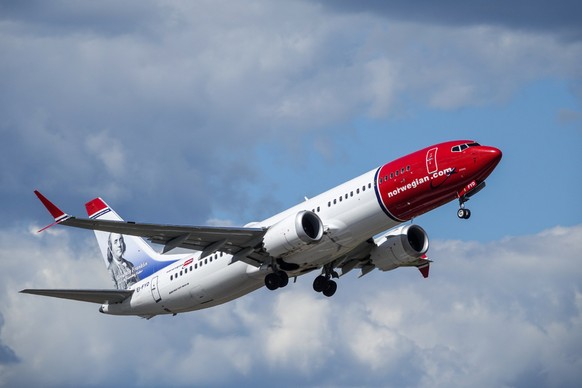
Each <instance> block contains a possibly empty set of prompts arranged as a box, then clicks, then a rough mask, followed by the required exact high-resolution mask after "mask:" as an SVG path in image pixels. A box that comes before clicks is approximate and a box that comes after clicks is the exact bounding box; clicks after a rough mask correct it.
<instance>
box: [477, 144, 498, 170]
mask: <svg viewBox="0 0 582 388" xmlns="http://www.w3.org/2000/svg"><path fill="white" fill-rule="evenodd" d="M481 155H482V158H483V161H484V162H485V163H486V164H488V165H493V166H492V167H495V166H497V164H498V163H499V161H500V160H501V157H502V156H503V154H502V153H501V150H500V149H498V148H495V147H483V150H482V154H481Z"/></svg>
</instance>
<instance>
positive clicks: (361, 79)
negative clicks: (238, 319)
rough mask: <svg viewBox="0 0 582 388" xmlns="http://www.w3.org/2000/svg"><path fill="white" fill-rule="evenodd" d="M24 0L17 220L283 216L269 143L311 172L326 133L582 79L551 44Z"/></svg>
mask: <svg viewBox="0 0 582 388" xmlns="http://www.w3.org/2000/svg"><path fill="white" fill-rule="evenodd" d="M20 3H21V2H8V3H3V7H4V9H3V10H4V11H6V12H5V13H2V12H0V14H3V15H5V16H3V17H4V19H3V20H4V21H3V22H2V23H1V24H0V31H1V35H0V50H1V51H2V52H3V54H4V55H2V57H1V58H0V74H2V75H1V76H0V117H2V120H1V121H0V133H1V135H2V140H3V141H2V143H1V144H0V151H1V152H0V165H1V166H2V167H1V168H0V194H1V195H2V198H3V200H4V201H5V202H8V203H10V204H11V206H8V207H4V208H3V209H2V210H1V211H2V215H3V218H4V219H7V220H13V219H17V218H18V217H25V218H26V217H34V218H35V219H39V214H42V213H40V212H39V210H40V211H42V208H39V207H35V205H32V204H31V202H33V201H34V197H33V196H32V194H31V192H32V190H33V189H35V188H38V189H41V190H43V191H45V192H46V194H47V195H48V196H49V197H50V198H54V199H55V201H56V202H57V203H59V204H75V205H76V204H78V205H76V206H78V207H76V208H74V207H71V208H67V209H66V210H69V211H70V212H71V213H75V214H79V213H82V211H83V209H82V203H83V201H85V200H89V199H91V198H93V197H95V196H98V195H99V196H104V197H105V199H106V200H108V201H109V202H111V204H112V205H113V206H114V207H115V208H121V209H123V210H122V211H120V213H121V214H122V215H124V216H127V217H130V218H132V219H136V218H137V217H140V219H141V220H144V221H156V222H168V223H170V222H171V223H193V224H197V223H203V222H205V220H207V219H208V218H216V217H219V218H229V219H231V220H232V221H234V222H235V223H239V224H240V223H245V222H246V221H249V220H252V219H255V218H260V217H266V216H268V215H269V214H270V213H272V212H274V211H277V210H281V209H282V207H283V206H281V201H280V199H279V198H278V197H277V196H275V195H274V194H271V191H272V190H271V185H273V184H274V183H273V180H270V181H269V179H271V178H270V177H264V176H261V166H259V165H258V164H259V163H260V162H259V157H258V156H257V153H258V151H257V150H258V149H259V148H260V147H263V148H264V149H272V148H275V147H279V148H280V149H285V150H289V151H288V154H287V155H286V156H288V160H286V161H285V162H284V163H285V164H291V165H293V166H297V168H296V169H297V170H300V169H301V168H302V167H304V166H302V165H301V163H303V161H302V160H303V159H307V158H305V157H304V156H306V155H308V154H313V153H318V152H319V153H322V154H325V155H330V154H332V155H333V152H334V148H335V146H334V145H330V144H331V142H329V141H327V139H329V138H334V137H336V135H337V134H338V132H346V131H347V130H349V127H350V124H349V123H350V122H352V120H354V118H357V117H362V116H365V117H373V118H385V117H391V116H397V115H398V114H400V112H404V111H406V110H407V106H408V103H409V102H410V101H414V102H418V103H420V104H421V105H429V106H432V107H436V108H438V109H456V108H460V107H464V106H471V105H483V104H489V103H492V102H493V103H495V102H498V101H500V100H503V99H504V98H507V96H509V95H511V93H512V92H513V91H514V90H515V89H516V88H517V87H519V86H520V85H522V84H524V83H527V82H530V81H531V80H535V79H539V78H544V77H552V76H559V77H563V78H566V79H572V78H575V77H577V76H579V74H580V66H579V63H580V60H579V59H580V58H581V57H582V54H581V53H582V48H580V47H578V46H575V45H572V46H568V47H565V45H564V44H563V43H561V42H556V41H555V39H552V38H551V37H548V36H538V35H533V36H532V35H528V34H521V33H516V32H514V31H510V30H506V29H503V28H497V27H484V28H467V29H464V30H462V31H459V30H458V29H449V28H446V27H441V26H433V25H428V26H424V25H421V24H414V23H402V22H395V23H393V25H392V26H391V27H390V28H389V29H386V28H385V23H384V22H383V20H379V19H378V18H377V17H373V16H370V15H365V14H353V15H352V14H350V15H348V16H345V15H343V14H342V15H338V14H336V13H331V12H329V11H327V10H326V9H321V7H317V6H316V4H315V3H310V2H276V3H272V2H257V3H256V6H255V7H249V6H248V5H246V4H243V3H229V2H222V3H219V4H218V5H216V2H208V3H204V2H202V3H199V2H196V3H191V2H179V1H177V2H168V3H165V4H164V6H163V10H161V11H160V9H159V7H160V6H159V5H158V4H159V3H155V4H154V3H149V2H145V3H142V2H139V4H138V5H136V3H133V2H130V3H123V4H120V5H117V6H112V7H111V8H107V7H104V8H103V9H101V10H100V11H99V12H93V7H97V6H96V5H94V3H93V2H82V3H77V2H65V1H62V2H36V3H32V5H25V4H24V3H23V4H20ZM26 4H30V3H26ZM22 7H24V8H22ZM26 7H29V8H26ZM116 7H120V8H116ZM117 11H119V12H117ZM91 14H95V19H91V18H90V15H91ZM43 15H44V16H43ZM76 15H81V17H79V18H77V17H76ZM116 15H117V16H116ZM233 15H236V17H233ZM116 18H117V19H116ZM61 19H67V20H70V23H72V25H68V24H67V23H64V24H63V25H62V26H61ZM87 19H91V20H87ZM75 20H77V21H75ZM75 23H78V25H77V24H75ZM108 23H110V24H111V25H109V24H108ZM39 26H41V27H42V28H41V27H39ZM47 26H54V28H55V29H59V28H60V30H59V33H58V34H57V33H52V32H51V31H48V32H47V31H46V30H45V29H46V28H48V27H47ZM83 26H86V28H87V30H83V28H84V27H83ZM115 26H118V27H115ZM124 28H126V30H123V29H124ZM346 128H348V129H346ZM313 138H316V139H318V138H319V139H326V141H325V143H326V146H325V147H322V146H321V143H322V142H319V144H318V142H317V141H312V139H313ZM306 144H307V147H306ZM324 161H325V162H326V163H328V164H329V165H330V166H331V165H332V163H333V160H332V159H331V158H329V157H327V156H326V159H325V160H324ZM269 162H270V161H269ZM275 181H276V182H279V180H277V179H275ZM281 184H284V182H282V183H281ZM160 188H161V189H160ZM325 188H326V187H315V188H313V190H314V191H316V190H317V191H318V190H323V189H325ZM257 193H259V194H257ZM24 194H26V195H27V196H25V195H24ZM54 195H57V197H55V196H54ZM259 196H260V198H258V197H259ZM300 196H301V194H299V195H298V198H300ZM26 198H29V199H26ZM144 209H147V211H148V213H145V211H144ZM217 209H220V211H222V212H223V213H226V215H225V214H215V213H216V211H217ZM137 215H139V216H137ZM185 215H186V216H187V217H184V216H185ZM231 215H232V217H231ZM162 217H164V218H162ZM143 218H145V219H143Z"/></svg>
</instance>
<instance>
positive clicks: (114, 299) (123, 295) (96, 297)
mask: <svg viewBox="0 0 582 388" xmlns="http://www.w3.org/2000/svg"><path fill="white" fill-rule="evenodd" d="M20 292H21V293H23V294H32V295H43V296H51V297H53V298H62V299H72V300H78V301H81V302H90V303H99V304H111V303H119V302H122V301H124V300H125V299H127V298H129V297H130V296H131V294H133V290H34V289H33V290H29V289H27V290H22V291H20Z"/></svg>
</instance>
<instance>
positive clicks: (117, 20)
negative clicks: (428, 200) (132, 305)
mask: <svg viewBox="0 0 582 388" xmlns="http://www.w3.org/2000/svg"><path fill="white" fill-rule="evenodd" d="M467 4H468V5H464V6H458V4H455V3H452V2H438V5H437V3H434V4H433V2H415V3H414V4H410V2H400V1H391V2H378V1H361V2H357V3H356V2H353V3H352V2H343V1H337V2H336V1H334V2H331V1H323V0H322V1H294V2H290V1H261V0H257V1H253V2H250V3H240V2H232V1H227V0H224V1H218V2H185V1H178V0H176V1H167V2H158V1H153V0H152V1H122V2H117V1H116V2H113V1H111V2H109V1H106V2H100V3H94V2H90V1H81V2H71V1H67V0H61V1H54V2H41V1H36V2H35V1H33V2H28V3H21V2H8V3H3V4H2V5H0V53H1V55H0V134H1V136H2V137H1V139H2V140H1V142H0V200H1V201H2V203H3V204H4V205H3V206H2V207H1V208H0V216H1V217H2V219H3V220H5V221H4V223H3V225H2V226H1V227H0V229H1V233H0V386H2V385H6V386H35V385H39V384H42V385H49V386H67V385H74V386H79V385H81V386H82V385H88V386H102V385H111V386H116V385H117V386H159V385H160V384H169V385H175V386H180V385H227V386H228V385H240V384H241V383H243V384H247V385H251V384H253V385H259V386H260V385H263V386H268V385H270V384H269V381H272V380H269V379H273V378H276V379H277V380H278V381H282V382H283V385H289V386H296V385H298V384H302V385H332V386H336V385H349V386H353V385H362V386H378V385H383V386H451V384H452V385H462V386H500V385H510V386H575V385H576V383H577V382H579V381H580V379H581V378H582V376H581V375H580V370H582V368H581V367H582V351H581V349H582V337H581V335H580V333H582V281H581V279H582V272H581V271H582V270H581V268H582V266H580V265H578V264H577V263H578V262H579V261H580V258H579V254H578V252H580V250H581V249H582V229H581V223H582V209H581V207H580V204H579V193H580V192H581V191H582V187H581V186H582V183H581V180H580V172H579V169H578V166H580V165H582V156H581V154H580V149H582V106H581V102H582V68H581V67H580V63H582V29H581V26H582V24H581V23H580V22H579V20H578V19H577V18H576V17H575V15H580V14H581V9H580V7H581V6H580V5H579V4H578V3H576V2H568V1H559V2H551V3H550V2H546V1H533V2H532V1H528V2H523V1H517V2H514V3H513V4H512V6H511V7H509V8H507V7H508V6H507V4H506V3H505V2H499V1H487V2H480V1H478V2H474V3H467ZM469 4H473V6H471V5H469ZM465 138H466V139H474V140H477V141H479V142H481V143H482V144H487V145H492V146H496V147H498V148H500V149H501V150H502V151H503V153H504V156H503V160H502V162H501V164H500V165H499V166H498V168H497V169H496V170H495V171H494V173H493V174H492V175H491V177H490V178H489V180H488V186H487V188H486V189H485V190H484V191H482V192H481V193H479V194H478V195H477V196H476V197H474V198H473V199H472V200H471V201H470V202H468V204H467V205H468V207H469V208H470V209H471V210H472V213H473V215H472V218H471V219H470V220H468V221H460V220H458V219H457V217H456V206H457V205H456V204H455V203H451V204H448V205H446V206H443V207H442V208H439V209H436V210H435V211H433V212H431V213H429V214H426V215H423V216H421V217H419V218H418V219H417V220H415V222H417V223H418V224H420V225H421V226H422V227H423V228H425V229H426V230H427V232H428V234H429V236H430V238H431V250H430V252H429V253H430V256H431V258H433V259H434V260H435V263H434V265H433V266H432V267H431V277H430V278H429V279H428V280H423V279H422V278H420V276H419V275H418V273H417V271H412V270H408V269H400V270H396V271H392V272H387V273H381V272H379V271H375V272H373V273H371V274H369V275H367V276H366V277H364V278H362V279H357V278H356V276H355V274H350V275H348V276H346V277H345V278H342V279H341V281H340V287H339V290H338V293H337V294H336V295H335V296H334V297H333V298H331V299H321V298H320V295H318V294H315V293H314V292H312V290H311V281H312V276H311V275H307V276H305V277H304V278H300V279H299V280H298V282H297V284H295V285H291V287H288V288H286V289H285V290H279V292H275V293H272V292H268V291H267V290H260V291H257V292H256V293H253V294H251V295H248V296H246V297H244V298H242V299H240V300H237V301H235V302H233V303H230V304H227V305H224V306H221V307H218V308H215V309H211V310H205V311H201V312H196V313H191V314H184V315H179V316H177V317H173V318H171V317H158V318H156V319H153V320H151V321H144V320H139V319H132V318H127V319H124V318H115V317H107V316H103V315H101V314H98V312H97V309H96V307H95V306H94V305H90V304H81V303H74V302H68V301H59V300H50V299H45V298H35V297H32V296H28V295H21V294H18V293H17V291H18V290H20V289H23V288H32V287H37V288H76V287H77V288H85V287H87V288H104V287H109V286H110V284H109V279H108V276H107V273H106V271H105V270H104V269H103V268H102V260H101V258H100V254H99V250H98V248H97V244H96V242H95V241H94V238H93V236H92V234H91V233H87V232H86V231H77V230H67V229H65V228H60V229H59V228H52V229H51V230H49V231H48V232H45V233H43V234H41V235H38V234H36V233H35V231H36V230H38V229H39V228H40V227H42V226H44V225H46V224H48V223H49V222H50V218H49V216H48V214H46V212H45V210H44V209H43V207H42V206H41V205H40V203H38V201H37V199H36V198H35V196H34V195H33V190H34V189H40V190H41V191H42V192H43V193H44V194H46V195H47V196H48V197H49V198H51V199H52V200H54V201H55V202H56V203H57V204H59V205H60V206H61V207H62V208H64V209H65V210H66V211H68V212H70V213H73V214H78V215H83V214H84V213H83V212H84V206H83V205H84V203H85V202H86V201H87V200H89V199H92V198H94V197H96V196H102V197H103V198H104V199H106V201H107V202H108V203H109V204H110V205H112V206H113V207H114V208H115V209H116V211H117V212H118V213H119V214H120V215H122V216H123V217H125V218H126V219H128V220H134V221H145V222H161V223H175V224H191V225H203V224H213V225H220V224H224V225H232V224H235V225H242V224H245V223H246V222H249V221H253V220H257V219H262V218H266V217H268V216H270V215H272V214H274V213H276V212H278V211H281V210H283V209H285V208H287V207H289V206H292V205H294V204H295V203H297V202H299V201H301V200H302V199H303V197H304V196H308V197H311V196H314V195H317V194H318V193H320V192H322V191H324V190H326V189H328V188H331V187H333V186H335V185H337V184H339V183H342V182H344V181H346V180H348V179H351V178H353V177H354V176H357V175H359V174H361V173H364V172H366V171H369V170H371V169H372V168H375V167H377V166H379V165H381V164H383V163H385V162H387V161H390V160H392V159H394V158H397V157H400V156H402V155H405V154H407V153H409V152H412V151H415V150H417V149H419V148H422V147H426V146H428V145H430V144H433V143H437V142H440V141H446V140H450V139H465ZM305 317H308V318H307V319H305ZM151 349H155V357H154V358H155V361H154V362H152V352H151V351H150V350H151ZM55 354H58V355H59V357H58V358H56V357H55V356H54V355H55ZM217 362H218V364H219V365H220V368H218V367H217ZM87 365H92V368H91V369H90V370H88V369H87ZM144 365H148V367H147V368H144ZM144 369H145V370H144Z"/></svg>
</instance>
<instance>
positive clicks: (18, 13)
mask: <svg viewBox="0 0 582 388" xmlns="http://www.w3.org/2000/svg"><path fill="white" fill-rule="evenodd" d="M166 10H167V8H165V7H163V6H161V5H160V4H159V3H158V2H155V1H150V0H145V1H133V0H129V1H127V0H126V1H123V2H119V1H108V0H106V1H100V2H93V1H71V0H55V1H51V2H50V3H47V2H46V1H41V0H31V1H17V0H16V1H13V0H7V1H3V2H2V3H0V20H1V21H4V22H10V23H13V24H27V25H28V26H29V28H27V32H28V33H30V32H31V31H36V32H37V33H43V34H50V35H63V34H71V33H80V34H99V35H106V36H114V35H123V34H132V33H138V32H139V33H144V32H146V31H148V30H150V28H151V26H152V25H156V24H158V23H159V22H160V21H161V20H162V19H163V17H164V14H165V11H166ZM31 26H32V29H31V28H30V27H31ZM15 27H16V28H19V27H18V26H15ZM21 32H25V30H21Z"/></svg>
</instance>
